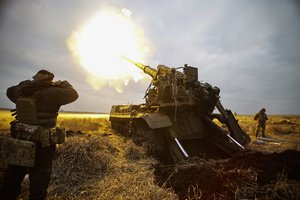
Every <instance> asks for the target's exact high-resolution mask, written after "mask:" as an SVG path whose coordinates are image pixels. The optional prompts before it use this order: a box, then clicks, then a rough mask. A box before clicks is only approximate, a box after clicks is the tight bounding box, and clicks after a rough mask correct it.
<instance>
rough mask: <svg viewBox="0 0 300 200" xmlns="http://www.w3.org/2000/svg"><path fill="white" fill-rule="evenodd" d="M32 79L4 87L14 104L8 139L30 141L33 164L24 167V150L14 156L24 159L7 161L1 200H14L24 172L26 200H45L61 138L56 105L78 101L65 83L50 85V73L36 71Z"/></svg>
mask: <svg viewBox="0 0 300 200" xmlns="http://www.w3.org/2000/svg"><path fill="white" fill-rule="evenodd" d="M32 78H33V80H26V81H22V82H20V83H19V84H18V85H16V86H12V87H10V88H8V89H7V97H8V98H9V99H10V100H11V101H12V102H14V103H15V104H16V113H14V114H15V115H16V120H14V121H13V122H11V136H12V138H10V140H13V141H14V140H16V141H17V142H15V143H22V142H23V143H24V142H31V143H32V144H33V145H34V146H33V149H34V153H33V156H32V158H33V160H32V162H33V163H34V164H33V166H31V165H29V166H26V164H24V163H28V162H27V161H28V160H27V161H26V160H22V159H25V157H28V156H26V153H24V152H25V151H23V152H21V154H20V153H17V154H16V155H18V154H20V155H24V158H20V157H19V158H15V159H16V160H15V161H14V160H11V159H10V161H13V162H12V163H13V164H11V163H9V162H8V168H7V171H6V174H5V176H4V183H3V185H2V187H1V188H0V199H2V200H6V199H17V198H18V195H19V194H20V191H21V183H22V181H23V179H24V176H25V175H26V174H27V173H28V174H29V181H30V183H29V184H30V185H29V199H45V198H46V195H47V188H48V185H49V181H50V177H51V173H52V159H53V157H54V155H55V150H56V144H61V143H63V142H64V137H65V134H64V130H62V129H60V128H58V127H56V120H57V115H58V111H59V109H60V106H62V105H65V104H68V103H71V102H73V101H75V100H76V99H77V98H78V94H77V92H76V90H75V89H74V88H73V87H72V85H71V84H70V83H69V82H68V81H56V82H53V78H54V74H53V73H51V72H49V71H47V70H40V71H39V72H37V74H35V75H34V76H33V77H32ZM22 148H24V146H23V147H21V146H16V148H15V149H17V150H19V151H22ZM27 152H29V151H27ZM30 152H32V151H30ZM30 158H31V157H30ZM15 163H17V164H15ZM18 163H20V165H19V164H18ZM24 165H25V166H24Z"/></svg>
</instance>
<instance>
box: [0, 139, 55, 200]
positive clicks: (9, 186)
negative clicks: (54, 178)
mask: <svg viewBox="0 0 300 200" xmlns="http://www.w3.org/2000/svg"><path fill="white" fill-rule="evenodd" d="M55 149H56V147H55V145H51V146H49V147H44V148H42V146H41V144H39V143H37V145H36V158H35V166H34V167H24V166H17V165H9V166H8V168H7V170H6V174H5V175H4V182H3V185H2V187H1V188H0V199H1V200H8V199H17V198H18V195H19V194H20V192H21V184H22V181H23V179H24V177H25V175H26V174H29V199H31V200H33V199H46V195H47V188H48V185H49V182H50V178H51V173H52V159H53V157H54V155H55Z"/></svg>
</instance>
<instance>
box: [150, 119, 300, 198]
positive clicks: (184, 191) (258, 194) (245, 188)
mask: <svg viewBox="0 0 300 200" xmlns="http://www.w3.org/2000/svg"><path fill="white" fill-rule="evenodd" d="M250 120H251V118H250V117H247V118H245V117H241V118H240V119H239V123H240V124H241V126H242V127H243V129H246V130H247V132H248V133H249V134H250V137H251V139H252V142H251V143H250V144H249V145H248V146H246V150H245V151H243V152H241V153H239V154H238V155H236V156H234V157H233V158H230V159H226V160H203V159H195V158H194V159H192V160H188V161H186V162H184V163H180V164H177V165H175V166H157V168H156V180H157V182H158V184H159V185H167V186H168V187H171V188H173V189H174V191H175V193H176V194H177V195H178V196H179V199H286V200H287V199H295V200H296V199H300V171H299V169H300V151H299V150H300V148H299V146H300V141H299V139H300V132H299V128H300V126H299V124H300V119H299V118H298V117H287V116H286V117H279V116H276V117H271V119H270V120H269V122H268V124H267V135H268V137H269V138H273V139H276V142H269V141H264V140H257V139H256V138H255V137H254V129H255V128H254V127H255V124H253V122H252V123H251V122H250Z"/></svg>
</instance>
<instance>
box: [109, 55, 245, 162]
mask: <svg viewBox="0 0 300 200" xmlns="http://www.w3.org/2000/svg"><path fill="white" fill-rule="evenodd" d="M125 59H126V60H127V61H129V62H131V63H133V64H135V65H136V66H137V67H139V68H140V69H141V70H143V71H144V73H146V74H148V75H149V76H150V77H151V78H152V81H151V83H150V85H149V87H148V88H147V90H146V92H145V96H144V99H145V103H142V104H138V105H133V104H128V105H113V106H112V108H111V111H110V117H109V120H110V122H111V126H112V129H114V130H115V131H117V132H119V133H121V134H123V135H125V136H130V137H132V139H133V141H134V142H136V143H138V144H147V145H146V146H147V151H148V152H149V153H151V154H153V155H155V156H157V157H158V158H159V159H162V160H163V161H168V162H169V161H171V162H180V161H183V160H185V159H187V158H188V157H192V156H198V157H202V158H227V157H231V156H233V155H235V154H236V153H238V152H240V151H242V150H243V149H244V148H245V147H244V145H246V144H248V143H249V142H250V137H249V136H248V134H247V133H245V132H244V131H243V130H242V129H241V127H240V126H239V124H238V121H237V120H236V119H235V117H234V115H233V114H232V112H231V111H230V110H228V109H225V108H224V107H223V106H222V104H221V102H220V96H219V93H220V89H219V88H218V87H213V86H211V85H210V84H208V83H202V82H200V81H198V69H197V68H195V67H191V66H188V65H184V67H180V68H170V67H167V66H164V65H158V67H157V69H153V68H151V67H149V66H145V65H143V64H141V63H138V62H135V61H132V60H130V59H128V58H125ZM180 70H182V72H181V71H180ZM215 108H217V110H218V111H219V113H213V111H214V110H215Z"/></svg>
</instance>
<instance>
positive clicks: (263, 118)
mask: <svg viewBox="0 0 300 200" xmlns="http://www.w3.org/2000/svg"><path fill="white" fill-rule="evenodd" d="M254 119H255V120H256V121H257V122H258V123H260V124H264V123H266V121H267V120H268V116H267V114H266V113H264V112H258V113H256V115H255V117H254Z"/></svg>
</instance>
